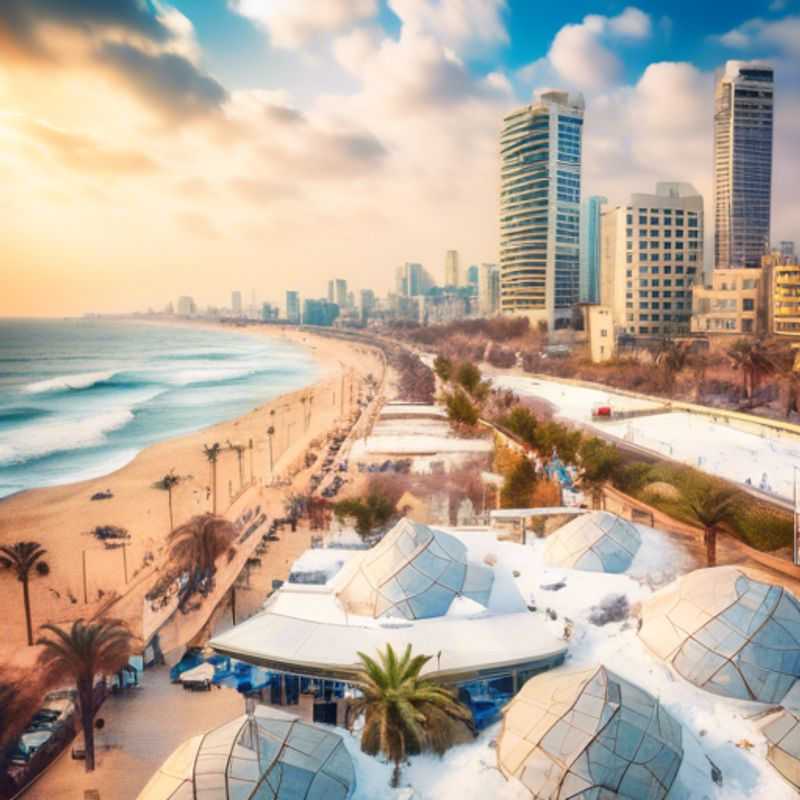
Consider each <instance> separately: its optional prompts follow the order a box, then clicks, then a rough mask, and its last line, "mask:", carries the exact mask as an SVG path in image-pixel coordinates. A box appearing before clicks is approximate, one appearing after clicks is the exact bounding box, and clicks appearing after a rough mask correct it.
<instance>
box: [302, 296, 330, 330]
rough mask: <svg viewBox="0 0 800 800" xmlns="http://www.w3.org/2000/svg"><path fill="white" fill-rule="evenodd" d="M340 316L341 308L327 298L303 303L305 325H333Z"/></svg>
mask: <svg viewBox="0 0 800 800" xmlns="http://www.w3.org/2000/svg"><path fill="white" fill-rule="evenodd" d="M338 316H339V306H338V305H337V304H336V303H331V302H329V301H328V300H326V299H325V298H322V299H320V300H306V301H305V302H304V303H303V325H321V326H324V327H327V326H329V325H333V323H334V321H335V320H336V319H337V318H338Z"/></svg>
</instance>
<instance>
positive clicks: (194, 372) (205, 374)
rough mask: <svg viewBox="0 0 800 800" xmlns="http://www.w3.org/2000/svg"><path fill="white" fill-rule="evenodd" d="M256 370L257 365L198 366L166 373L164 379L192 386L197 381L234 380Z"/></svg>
mask: <svg viewBox="0 0 800 800" xmlns="http://www.w3.org/2000/svg"><path fill="white" fill-rule="evenodd" d="M256 372H258V369H257V368H256V367H244V368H242V367H215V368H214V369H204V368H202V367H198V368H197V369H179V370H177V371H175V372H171V373H168V374H165V375H164V376H163V378H162V379H163V380H164V382H165V383H169V384H170V385H172V386H191V385H193V384H196V383H217V382H223V381H232V380H236V379H237V378H245V377H247V376H248V375H255V373H256Z"/></svg>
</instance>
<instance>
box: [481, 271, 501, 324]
mask: <svg viewBox="0 0 800 800" xmlns="http://www.w3.org/2000/svg"><path fill="white" fill-rule="evenodd" d="M499 306H500V270H499V269H498V268H497V264H481V265H480V267H479V268H478V313H479V314H480V315H481V316H482V317H491V316H493V315H494V314H496V313H497V310H498V308H499Z"/></svg>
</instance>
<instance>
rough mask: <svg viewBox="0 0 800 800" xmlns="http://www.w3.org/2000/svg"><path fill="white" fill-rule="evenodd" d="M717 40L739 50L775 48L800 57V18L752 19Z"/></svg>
mask: <svg viewBox="0 0 800 800" xmlns="http://www.w3.org/2000/svg"><path fill="white" fill-rule="evenodd" d="M717 40H718V41H719V42H721V43H722V44H724V45H725V46H726V47H731V48H734V49H737V50H746V49H751V48H754V47H762V48H763V47H775V48H778V49H779V50H781V51H782V52H784V53H786V54H787V55H792V56H800V16H789V17H784V18H783V19H779V20H765V19H759V18H756V19H750V20H747V22H744V23H742V24H741V25H739V26H738V27H736V28H732V29H731V30H729V31H727V32H726V33H723V34H722V35H721V36H719V37H717Z"/></svg>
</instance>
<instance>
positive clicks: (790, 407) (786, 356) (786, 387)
mask: <svg viewBox="0 0 800 800" xmlns="http://www.w3.org/2000/svg"><path fill="white" fill-rule="evenodd" d="M797 358H798V351H797V350H795V349H793V348H791V347H790V348H785V347H780V348H775V350H774V351H773V352H772V363H773V366H774V368H775V373H776V375H777V377H778V379H779V380H780V382H781V383H782V384H783V391H784V398H785V402H784V409H785V411H786V418H787V419H788V418H789V417H790V416H791V413H792V411H794V412H798V411H800V408H798V403H799V401H800V371H798V370H797Z"/></svg>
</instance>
